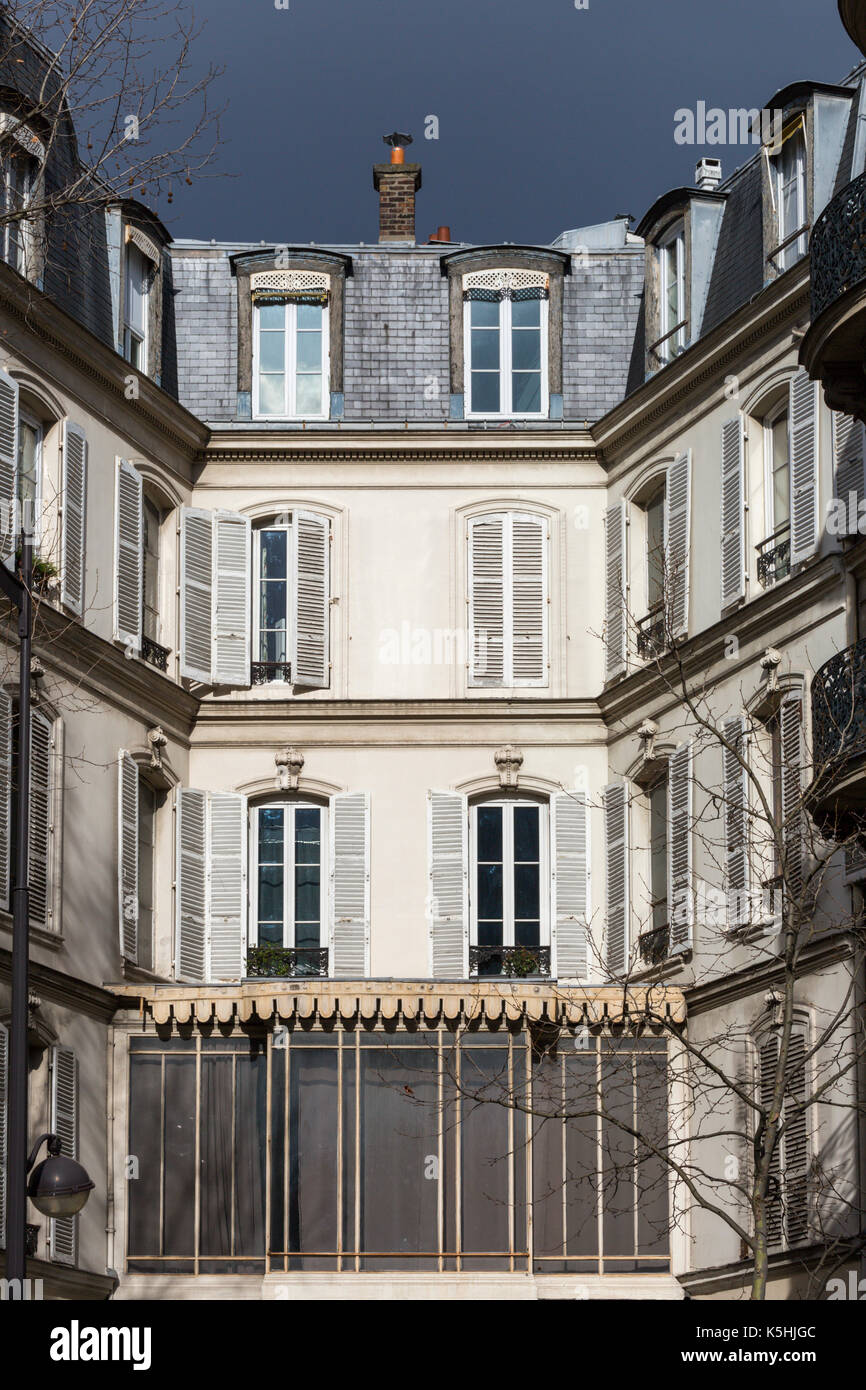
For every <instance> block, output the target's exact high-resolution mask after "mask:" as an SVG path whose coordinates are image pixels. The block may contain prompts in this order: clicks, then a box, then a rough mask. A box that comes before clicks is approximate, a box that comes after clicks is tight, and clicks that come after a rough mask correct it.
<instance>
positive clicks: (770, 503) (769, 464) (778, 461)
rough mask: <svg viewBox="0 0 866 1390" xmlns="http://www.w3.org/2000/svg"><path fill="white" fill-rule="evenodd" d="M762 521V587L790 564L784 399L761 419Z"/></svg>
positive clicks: (788, 461)
mask: <svg viewBox="0 0 866 1390" xmlns="http://www.w3.org/2000/svg"><path fill="white" fill-rule="evenodd" d="M764 513H765V516H764V525H765V533H766V540H764V541H763V542H762V543H761V545H759V547H758V578H759V579H760V581H761V584H762V585H763V586H764V587H767V586H768V585H769V584H773V583H775V582H776V580H778V579H784V578H785V576H786V575H787V574H788V573H789V572H790V568H791V431H790V415H789V412H788V404H787V399H786V401H785V403H784V404H783V405H781V406H779V407H778V409H776V410H774V411H773V412H772V413H771V414H770V415H768V416H767V417H766V419H765V420H764Z"/></svg>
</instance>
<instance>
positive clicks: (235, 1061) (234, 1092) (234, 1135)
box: [229, 1052, 238, 1255]
mask: <svg viewBox="0 0 866 1390" xmlns="http://www.w3.org/2000/svg"><path fill="white" fill-rule="evenodd" d="M237 1086H238V1055H237V1053H236V1052H233V1053H232V1166H231V1182H230V1183H229V1202H230V1203H231V1226H230V1237H229V1251H230V1253H231V1254H232V1255H235V1254H237V1251H236V1250H235V1208H236V1206H237V1201H236V1193H235V1184H236V1182H237V1173H236V1172H235V1162H236V1155H237V1133H236V1127H237V1110H238V1107H237Z"/></svg>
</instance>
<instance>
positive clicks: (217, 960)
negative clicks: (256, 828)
mask: <svg viewBox="0 0 866 1390" xmlns="http://www.w3.org/2000/svg"><path fill="white" fill-rule="evenodd" d="M246 808H247V803H246V798H245V797H243V796H236V795H235V794H234V793H232V792H212V793H211V794H210V796H209V797H208V843H209V856H208V857H209V864H208V870H209V872H208V937H209V945H210V961H209V967H210V968H209V970H208V976H209V978H210V979H212V980H239V979H241V977H242V976H243V973H244V966H245V961H246V918H247V911H246V904H247V867H246V861H247V829H246V827H247V810H246Z"/></svg>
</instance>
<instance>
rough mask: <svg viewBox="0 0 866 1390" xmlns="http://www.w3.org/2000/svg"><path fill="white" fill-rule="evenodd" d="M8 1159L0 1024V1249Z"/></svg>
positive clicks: (1, 1028) (5, 1061) (5, 1037)
mask: <svg viewBox="0 0 866 1390" xmlns="http://www.w3.org/2000/svg"><path fill="white" fill-rule="evenodd" d="M8 1158H9V1029H8V1028H7V1027H6V1025H5V1024H4V1023H0V1247H2V1248H3V1249H5V1248H6V1164H7V1162H8Z"/></svg>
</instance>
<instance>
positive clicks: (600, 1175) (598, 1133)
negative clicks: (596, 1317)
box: [595, 1033, 605, 1273]
mask: <svg viewBox="0 0 866 1390" xmlns="http://www.w3.org/2000/svg"><path fill="white" fill-rule="evenodd" d="M602 1036H603V1035H602V1034H601V1033H599V1034H598V1036H597V1037H596V1039H595V1106H596V1112H597V1113H596V1119H595V1138H596V1151H595V1172H596V1183H595V1189H596V1202H595V1206H596V1212H595V1221H596V1232H597V1241H596V1244H597V1246H598V1256H599V1258H598V1262H597V1264H596V1269H597V1270H600V1271H601V1272H602V1273H604V1272H605V1265H604V1195H605V1194H604V1142H603V1135H602V1127H601V1102H602V1089H601V1044H602Z"/></svg>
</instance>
